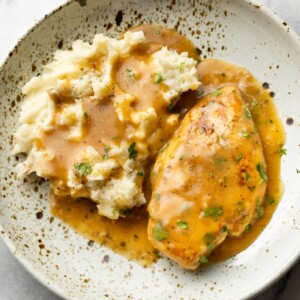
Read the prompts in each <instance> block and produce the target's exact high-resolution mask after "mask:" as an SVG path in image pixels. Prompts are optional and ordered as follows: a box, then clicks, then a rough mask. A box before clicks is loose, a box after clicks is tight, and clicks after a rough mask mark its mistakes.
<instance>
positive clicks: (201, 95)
mask: <svg viewBox="0 0 300 300" xmlns="http://www.w3.org/2000/svg"><path fill="white" fill-rule="evenodd" d="M204 93H205V92H204V91H203V90H202V91H197V97H198V98H202V97H203V96H204Z"/></svg>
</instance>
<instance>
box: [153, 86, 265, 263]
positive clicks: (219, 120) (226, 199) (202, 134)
mask: <svg viewBox="0 0 300 300" xmlns="http://www.w3.org/2000/svg"><path fill="white" fill-rule="evenodd" d="M267 180H268V178H267V173H266V163H265V159H264V154H263V148H262V144H261V140H260V136H259V133H258V132H257V130H256V128H255V125H254V123H253V120H252V117H251V113H250V112H249V110H248V108H247V105H246V103H245V101H244V99H243V97H242V95H241V92H240V91H239V90H238V89H237V88H235V87H231V86H228V87H224V88H222V89H219V90H217V91H215V92H214V93H211V94H209V95H207V96H205V97H204V98H203V99H202V100H201V101H200V103H199V104H197V105H196V106H195V107H194V108H192V109H191V110H190V111H189V113H188V114H187V115H186V116H185V118H184V119H183V121H182V123H181V126H180V128H179V129H178V130H177V131H176V133H175V134H174V136H173V137H172V139H171V140H170V141H169V143H168V144H167V146H166V147H165V149H164V150H163V151H161V153H160V154H159V156H158V158H157V161H156V163H155V165H154V168H153V171H152V174H151V183H152V197H151V201H150V204H149V208H148V210H149V214H150V219H149V224H148V236H149V239H150V241H151V243H152V244H153V245H154V247H155V248H157V249H158V250H160V251H161V252H162V253H164V254H165V255H166V256H168V257H169V258H171V259H173V260H174V261H176V262H177V263H178V264H179V265H181V266H182V267H183V268H186V269H196V268H197V267H199V266H200V265H201V264H206V263H208V259H207V257H208V255H209V254H210V253H211V251H212V250H213V249H214V248H215V247H217V246H218V245H219V244H220V243H222V242H223V241H224V239H225V238H226V236H227V235H230V236H235V237H238V236H241V235H242V234H243V233H245V232H246V231H248V230H249V229H250V228H251V226H252V224H253V223H254V222H255V220H256V219H258V218H260V217H261V216H262V214H263V207H262V201H263V198H264V194H265V190H266V182H267Z"/></svg>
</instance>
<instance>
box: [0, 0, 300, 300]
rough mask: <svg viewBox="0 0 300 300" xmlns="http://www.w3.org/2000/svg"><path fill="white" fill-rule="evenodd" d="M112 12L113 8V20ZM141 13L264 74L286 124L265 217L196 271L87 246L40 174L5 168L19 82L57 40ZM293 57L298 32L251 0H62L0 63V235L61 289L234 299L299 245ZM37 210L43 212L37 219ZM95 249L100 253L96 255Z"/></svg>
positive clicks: (209, 52)
mask: <svg viewBox="0 0 300 300" xmlns="http://www.w3.org/2000/svg"><path fill="white" fill-rule="evenodd" d="M86 2H87V3H86ZM111 2H112V3H111ZM85 3H86V5H85ZM172 3H173V4H172ZM119 11H122V13H120V12H119ZM225 11H226V13H225ZM118 12H119V16H120V15H121V14H122V17H123V18H122V22H121V24H120V25H119V26H117V25H116V21H115V17H116V15H117V13H118ZM149 22H155V23H160V24H163V25H166V26H167V27H174V26H175V27H178V30H180V31H181V32H182V33H183V34H185V35H186V36H188V37H189V38H191V39H192V40H193V42H194V43H195V44H196V45H198V47H199V48H201V49H202V51H203V56H213V57H217V58H221V59H225V60H228V61H232V62H235V63H238V64H241V65H244V66H245V67H247V68H248V69H250V71H251V72H252V73H253V74H254V75H255V76H256V77H257V78H258V79H260V80H261V81H267V82H269V83H271V89H272V90H273V91H275V94H276V104H277V108H278V111H279V115H280V117H281V118H282V121H283V123H284V125H285V130H286V132H287V144H286V148H287V156H285V157H284V158H283V163H282V178H283V181H284V184H285V194H284V196H283V198H282V201H281V203H280V204H279V207H278V209H277V211H276V212H275V214H274V216H273V218H272V221H271V223H270V224H269V226H268V227H267V228H266V229H265V230H264V231H263V233H262V234H261V236H260V237H259V238H258V239H257V240H256V241H255V243H254V244H252V245H251V246H250V247H249V248H248V249H247V250H245V251H244V252H242V253H240V254H239V255H237V256H236V257H234V258H232V259H229V260H227V261H225V262H223V263H219V264H216V265H214V266H211V267H209V268H207V269H203V270H202V271H200V272H196V273H192V272H188V271H183V270H181V269H179V268H178V267H177V266H176V265H175V264H173V263H172V262H170V261H169V260H167V259H161V260H159V261H158V263H157V264H154V265H153V266H151V267H149V268H142V267H141V266H140V265H138V264H137V263H135V262H129V261H127V259H126V258H124V257H122V256H120V255H118V254H116V253H114V252H112V251H111V250H109V249H108V248H105V247H103V246H100V245H94V247H88V246H87V240H86V239H84V238H83V237H81V236H80V235H78V234H76V233H75V232H74V231H72V230H71V229H69V228H68V227H67V226H65V225H64V224H63V223H62V222H60V221H59V220H57V219H55V220H54V221H53V222H50V218H51V215H50V213H49V209H48V202H47V192H48V184H47V183H46V182H43V181H42V180H40V179H38V178H37V177H35V176H30V177H29V178H27V179H26V181H22V180H19V179H16V177H15V173H14V172H15V169H14V168H15V165H16V163H17V160H16V158H15V157H14V156H12V154H11V153H12V144H13V138H12V135H13V133H14V131H15V128H16V126H17V124H16V121H17V118H18V114H19V109H20V101H21V99H22V97H21V96H20V89H21V87H22V86H23V85H24V83H25V82H26V81H28V80H29V79H30V78H31V77H33V76H34V75H36V74H37V73H38V72H40V71H41V69H42V66H43V64H45V63H46V62H47V61H48V60H49V59H51V57H52V54H53V52H54V51H55V50H56V49H57V47H58V46H62V47H63V48H67V47H68V46H69V45H70V44H71V41H73V40H75V39H76V38H81V39H85V40H91V38H92V37H93V35H94V34H95V33H97V32H104V33H106V34H108V35H111V36H117V35H118V34H119V33H121V32H122V31H124V29H126V28H127V27H128V26H129V25H137V24H140V23H149ZM200 32H201V33H200ZM299 66H300V42H299V37H297V35H296V34H295V33H294V32H293V31H292V30H290V28H289V27H288V26H286V24H285V23H283V21H282V20H280V19H279V18H278V17H276V16H274V15H273V14H271V13H270V12H268V11H267V10H266V9H264V8H262V7H260V5H258V4H257V3H254V2H252V3H249V1H242V0H232V1H221V0H215V1H211V0H206V1H204V0H203V1H201V3H198V1H180V2H179V1H158V0H157V1H156V0H151V1H150V0H149V1H142V0H140V1H138V0H136V1H128V0H127V1H125V0H124V1H121V0H119V1H117V0H115V1H108V0H103V1H97V0H88V1H71V2H69V3H67V4H66V5H65V6H63V7H61V8H59V9H58V10H56V11H55V12H53V13H52V14H51V15H49V16H47V17H46V18H45V19H44V20H43V21H42V22H40V23H38V24H37V25H36V26H35V27H34V28H33V29H32V30H30V31H29V32H28V34H27V35H26V36H25V37H24V38H23V39H22V40H21V41H20V42H19V44H18V45H17V46H16V48H15V49H14V51H12V52H11V53H10V55H9V58H8V59H7V60H6V62H5V63H4V65H3V66H2V68H1V69H0V78H1V83H0V94H1V95H2V97H1V102H0V115H1V119H0V128H1V129H0V144H1V146H0V147H1V148H0V150H1V158H0V164H1V168H0V195H1V201H0V233H1V236H2V237H3V239H4V241H5V242H6V243H7V245H8V246H9V248H10V249H11V251H12V252H13V253H14V255H15V256H16V257H17V258H18V259H19V260H20V262H21V263H22V264H23V265H24V266H25V267H26V268H27V269H28V270H29V271H30V272H31V273H32V274H33V275H34V276H35V277H36V278H37V279H39V280H40V281H41V282H42V283H44V284H45V285H47V286H48V287H49V288H50V289H52V290H53V291H54V292H56V293H57V294H59V295H61V296H63V297H65V298H66V299H90V300H91V299H105V298H108V299H155V298H160V299H194V298H202V299H243V298H247V297H250V296H253V295H255V294H256V293H258V292H259V291H260V290H261V289H263V288H264V287H266V286H268V285H269V284H271V283H272V282H273V281H274V280H275V279H277V278H278V277H279V276H281V275H282V274H283V273H285V272H286V271H287V270H288V269H289V268H290V267H291V265H292V264H293V263H294V262H295V261H296V260H297V258H298V257H299V252H300V235H299V229H300V218H299V212H300V201H299V197H300V174H297V172H296V169H297V168H298V169H300V161H299V149H300V148H299V144H300V141H299V139H300V138H299V137H300V132H299V112H300V102H299V101H298V98H299V95H300V84H299V78H300V68H299ZM287 118H293V120H294V124H293V125H290V126H288V125H286V119H287ZM41 211H42V212H43V217H42V218H41V219H37V216H36V214H37V213H38V212H41ZM41 244H43V245H44V247H45V248H43V249H41V248H40V245H41ZM105 255H108V256H109V262H106V260H104V261H103V257H104V256H105Z"/></svg>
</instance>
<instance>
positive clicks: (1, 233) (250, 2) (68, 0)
mask: <svg viewBox="0 0 300 300" xmlns="http://www.w3.org/2000/svg"><path fill="white" fill-rule="evenodd" d="M238 1H240V2H243V4H245V5H247V6H250V7H251V6H252V7H255V8H256V9H257V10H259V11H260V12H262V14H263V15H264V17H265V18H269V19H270V20H272V22H274V23H275V24H276V25H278V26H279V27H280V28H282V29H285V32H286V34H287V35H288V36H289V37H290V38H291V39H292V40H293V42H295V44H296V45H297V48H298V49H299V52H300V36H299V35H298V34H297V33H296V31H295V30H294V29H293V28H292V27H290V26H289V25H288V24H287V22H285V21H284V19H283V18H281V17H280V16H278V15H277V14H276V13H275V12H273V11H272V10H271V9H270V8H268V7H267V6H266V5H265V4H262V3H261V2H259V1H257V0H238ZM74 2H78V5H81V4H80V0H65V3H63V4H60V5H59V6H57V7H56V8H54V9H50V10H49V12H48V13H46V14H43V15H41V16H40V17H39V18H38V19H37V20H36V21H35V22H34V23H33V24H32V25H31V26H29V27H28V29H27V30H26V31H25V32H24V33H23V34H22V35H20V37H19V38H18V40H17V42H16V44H15V45H14V46H12V47H11V50H10V51H8V52H6V53H7V54H6V56H3V58H4V59H3V60H2V63H1V64H0V74H1V72H2V70H3V68H4V67H5V65H6V64H7V63H8V61H9V60H10V59H11V57H12V56H13V55H14V53H15V52H16V50H17V48H18V47H19V45H20V44H21V43H22V42H23V40H24V39H25V38H26V37H27V36H28V35H29V34H30V33H31V32H33V31H34V30H36V28H37V27H38V26H40V25H41V24H42V23H43V22H44V21H45V20H46V19H48V18H49V17H52V15H54V14H55V13H57V12H58V11H60V10H62V9H64V8H66V7H67V6H69V5H71V4H73V3H74ZM287 28H288V30H286V29H287ZM0 238H1V239H2V240H3V241H4V243H5V244H6V246H7V247H8V249H9V250H10V252H11V254H12V255H13V256H14V257H15V258H16V259H17V260H18V262H19V263H20V264H21V265H22V266H23V267H24V268H25V269H26V270H27V271H28V272H29V273H30V274H31V275H32V276H33V277H34V278H35V279H36V280H37V281H38V282H39V283H41V284H42V285H43V286H45V287H46V288H48V289H49V290H51V291H52V292H53V293H54V294H56V295H58V296H59V297H63V298H64V299H66V300H72V299H73V298H71V297H70V295H67V293H66V292H65V291H64V290H63V289H61V288H60V287H59V286H58V285H56V284H55V283H54V282H53V281H51V280H49V279H48V278H47V276H46V275H44V274H42V273H41V272H39V271H38V270H36V269H35V268H34V267H33V266H32V265H31V263H30V262H29V261H28V260H27V258H26V257H25V256H24V255H22V254H21V253H20V252H18V249H17V248H16V247H15V245H14V243H13V242H12V240H11V239H10V238H9V237H8V236H7V235H6V232H5V230H4V228H3V226H2V224H1V222H0ZM298 261H300V249H299V250H298V251H297V252H294V253H293V255H291V256H290V259H289V260H288V261H286V263H285V265H284V266H283V267H282V268H281V270H280V272H279V273H276V274H275V273H274V274H273V275H272V276H270V277H269V278H268V279H267V280H265V281H263V282H262V283H261V284H260V285H257V286H256V287H255V289H254V290H252V292H251V293H249V294H248V295H243V296H242V297H241V298H240V299H249V298H252V297H254V296H256V295H258V294H260V293H262V292H263V291H264V290H266V289H267V288H268V287H270V286H271V285H273V284H275V283H276V282H277V281H279V280H280V279H281V278H282V277H283V276H284V275H285V274H286V273H287V272H288V271H289V270H290V269H291V268H292V267H293V266H294V265H295V264H296V263H297V262H298Z"/></svg>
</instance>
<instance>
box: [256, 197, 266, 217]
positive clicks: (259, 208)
mask: <svg viewBox="0 0 300 300" xmlns="http://www.w3.org/2000/svg"><path fill="white" fill-rule="evenodd" d="M264 213H265V210H264V208H263V206H262V205H261V203H260V201H259V200H256V208H255V218H256V219H257V220H258V219H261V218H262V217H263V215H264Z"/></svg>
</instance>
